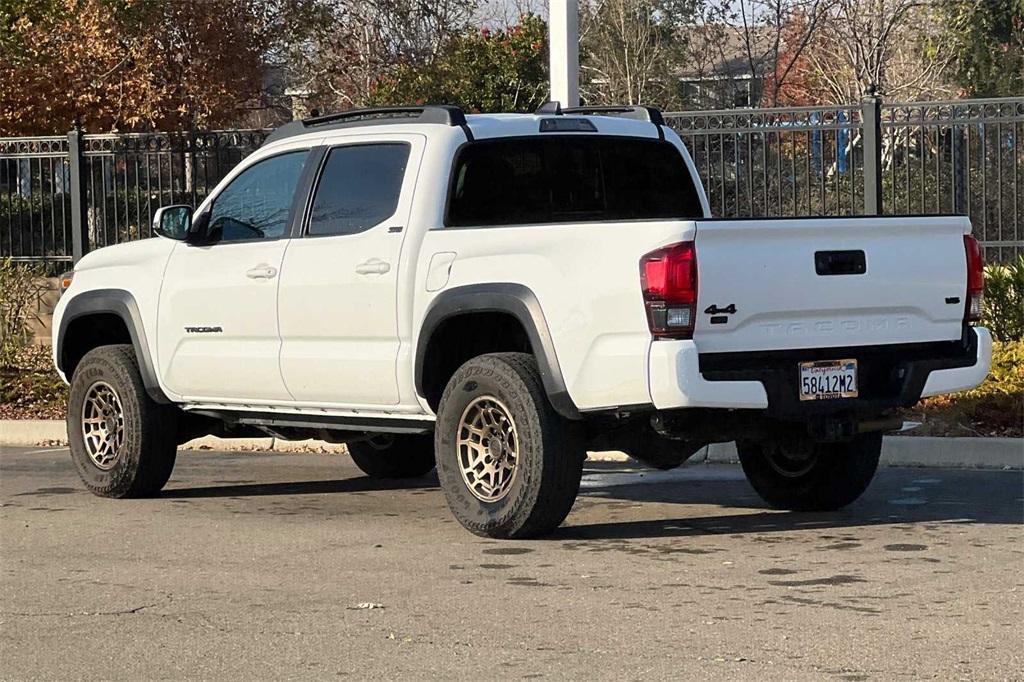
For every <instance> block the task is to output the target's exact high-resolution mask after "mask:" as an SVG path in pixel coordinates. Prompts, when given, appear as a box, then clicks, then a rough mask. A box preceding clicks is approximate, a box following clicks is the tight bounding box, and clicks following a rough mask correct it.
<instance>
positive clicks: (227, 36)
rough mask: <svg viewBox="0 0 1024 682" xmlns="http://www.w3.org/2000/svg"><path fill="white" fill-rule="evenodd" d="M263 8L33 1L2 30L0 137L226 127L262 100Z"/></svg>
mask: <svg viewBox="0 0 1024 682" xmlns="http://www.w3.org/2000/svg"><path fill="white" fill-rule="evenodd" d="M266 12H267V10H266V5H265V4H264V3H261V2H259V1H258V0H205V1H204V2H199V3H181V2H177V1H176V0H118V1H116V2H115V1H112V0H26V1H22V2H20V3H16V4H14V3H12V6H8V7H7V9H6V11H5V13H3V14H0V22H3V24H4V26H3V28H4V29H5V31H4V38H3V40H2V41H0V132H4V133H9V134H43V133H54V132H63V131H66V130H67V129H68V127H69V126H70V125H71V124H72V122H73V121H74V120H76V119H77V120H80V121H81V122H82V123H83V125H84V126H85V127H86V128H87V129H89V130H92V131H97V132H100V131H110V130H125V129H138V128H152V127H161V128H175V127H182V126H187V125H190V124H194V125H206V126H208V125H217V124H219V123H224V122H229V121H231V120H232V119H233V117H234V116H235V114H236V111H237V108H238V105H239V104H240V103H241V102H244V101H245V100H246V99H248V98H251V97H252V96H254V95H255V94H256V92H257V91H258V89H259V85H260V75H261V64H260V57H261V54H262V52H263V51H264V49H265V47H266V44H267V43H266V41H267V33H266V30H265V29H266V23H265V18H266Z"/></svg>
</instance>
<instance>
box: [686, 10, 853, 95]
mask: <svg viewBox="0 0 1024 682" xmlns="http://www.w3.org/2000/svg"><path fill="white" fill-rule="evenodd" d="M832 2H834V0H710V1H709V2H708V3H707V4H705V5H704V6H703V9H702V14H701V17H700V25H699V26H698V27H695V29H694V30H693V31H692V33H693V39H692V40H691V41H690V47H689V54H688V57H687V63H688V64H689V65H690V69H689V70H690V72H691V78H694V79H706V80H708V81H709V82H717V83H719V84H722V83H731V84H733V85H734V87H738V85H739V84H740V83H746V84H748V87H750V92H749V95H750V99H751V100H752V103H753V102H756V101H757V100H760V101H761V102H762V104H763V105H764V106H778V105H779V104H783V103H786V101H787V98H789V97H792V96H794V93H793V92H791V93H790V94H788V95H787V85H788V83H789V81H790V79H791V78H794V77H796V75H797V73H799V69H800V65H801V63H802V59H803V57H804V53H805V51H806V50H807V49H808V46H809V45H810V44H811V43H812V41H813V40H814V39H815V38H816V37H817V36H819V35H820V30H819V29H820V28H821V24H822V21H823V19H824V18H825V16H826V14H827V12H828V10H829V8H830V7H831V4H832ZM760 81H763V86H762V88H761V91H760V92H759V91H758V90H757V85H756V84H757V83H758V82H760ZM719 87H721V86H719ZM794 87H797V88H798V87H799V86H794ZM727 99H728V98H727Z"/></svg>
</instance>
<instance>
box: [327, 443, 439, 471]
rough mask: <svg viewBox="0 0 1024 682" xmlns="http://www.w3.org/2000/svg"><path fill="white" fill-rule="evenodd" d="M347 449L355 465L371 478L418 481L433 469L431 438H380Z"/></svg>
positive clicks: (355, 444)
mask: <svg viewBox="0 0 1024 682" xmlns="http://www.w3.org/2000/svg"><path fill="white" fill-rule="evenodd" d="M347 447H348V454H349V456H350V457H351V458H352V461H353V462H355V464H356V466H357V467H359V469H360V470H361V471H362V472H363V473H364V474H366V475H367V476H369V477H370V478H377V479H389V478H419V477H420V476H425V475H427V474H429V473H430V472H431V471H432V470H433V468H434V440H433V437H432V436H408V435H397V436H391V435H386V436H377V437H375V438H371V439H369V440H361V441H357V442H355V443H349V444H348V446H347Z"/></svg>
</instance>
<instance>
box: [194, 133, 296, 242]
mask: <svg viewBox="0 0 1024 682" xmlns="http://www.w3.org/2000/svg"><path fill="white" fill-rule="evenodd" d="M307 156H309V151H308V150H302V151H296V152H288V153H285V154H280V155H278V156H272V157H270V158H269V159H264V160H263V161H259V162H257V163H255V164H253V165H252V166H250V167H249V168H246V169H245V170H244V171H242V172H241V173H240V174H239V175H238V176H237V177H236V178H235V179H234V180H232V181H231V184H229V185H228V186H227V187H226V188H225V189H224V191H222V192H221V193H220V194H219V195H218V196H217V198H216V199H214V200H213V208H212V210H211V211H210V223H209V227H208V228H207V235H208V237H209V241H211V242H233V241H249V240H255V239H278V238H280V237H282V236H284V234H285V233H286V232H287V231H288V219H289V217H290V215H291V208H292V198H293V196H294V194H295V188H296V186H298V184H299V177H300V176H301V175H302V166H303V164H305V162H306V157H307Z"/></svg>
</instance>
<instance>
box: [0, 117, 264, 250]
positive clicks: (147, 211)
mask: <svg viewBox="0 0 1024 682" xmlns="http://www.w3.org/2000/svg"><path fill="white" fill-rule="evenodd" d="M266 135H267V131H263V130H226V131H210V132H183V133H148V134H123V135H86V134H82V133H81V132H80V131H75V130H73V131H71V132H70V133H68V134H67V135H66V136H61V137H27V138H0V258H5V257H11V258H14V259H18V260H29V261H57V262H60V261H72V260H77V258H78V257H80V256H81V255H82V254H83V253H85V252H87V251H89V250H91V249H97V248H100V247H103V246H108V245H110V244H118V243H120V242H124V241H130V240H133V239H141V238H144V237H151V236H152V228H151V219H152V216H153V213H154V212H155V211H156V209H158V208H159V207H161V206H166V205H168V204H177V203H186V204H192V205H195V204H197V203H199V202H200V201H202V199H203V198H204V197H205V196H206V194H207V193H208V192H209V191H210V190H212V189H213V187H214V186H215V185H216V184H217V182H218V181H220V179H221V178H223V177H224V175H225V174H227V172H228V171H230V170H231V168H233V167H234V166H235V165H236V164H237V163H238V162H239V161H241V160H242V159H243V158H245V156H246V155H248V154H249V153H251V152H252V151H254V150H255V149H256V148H257V147H259V145H260V144H261V143H262V142H263V140H264V138H265V137H266Z"/></svg>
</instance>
